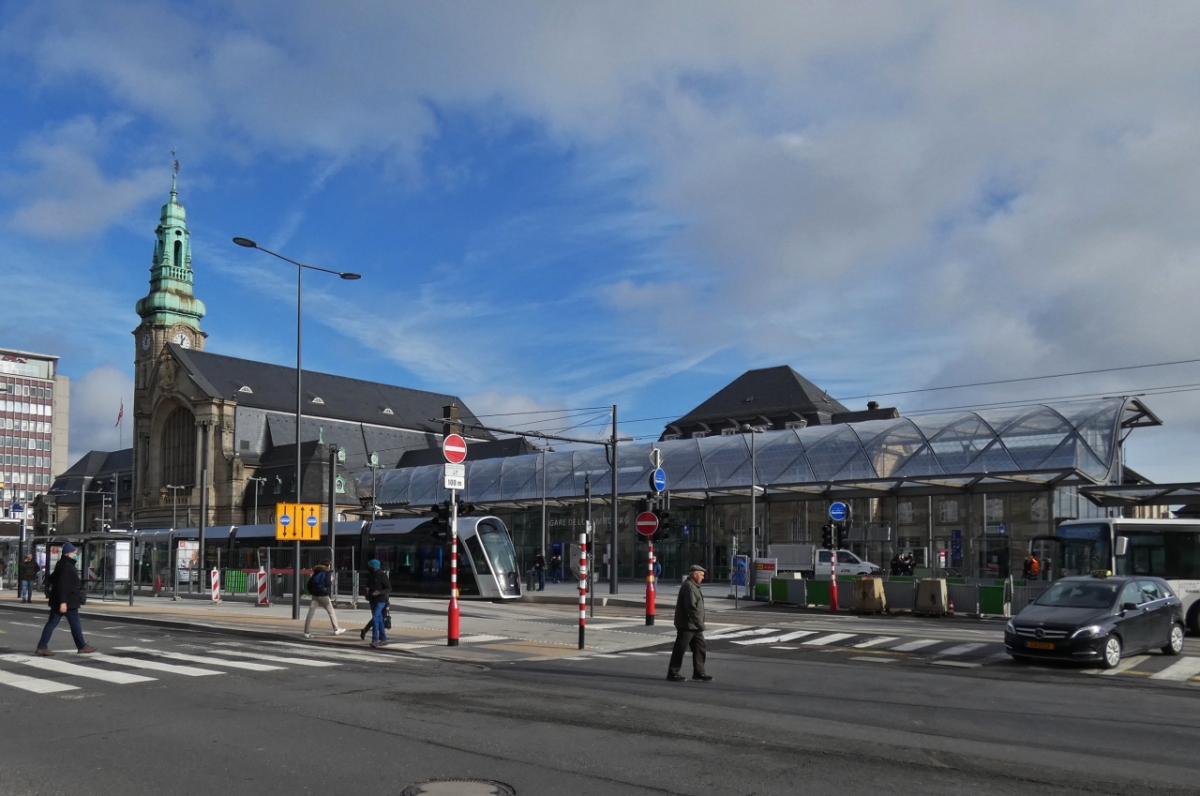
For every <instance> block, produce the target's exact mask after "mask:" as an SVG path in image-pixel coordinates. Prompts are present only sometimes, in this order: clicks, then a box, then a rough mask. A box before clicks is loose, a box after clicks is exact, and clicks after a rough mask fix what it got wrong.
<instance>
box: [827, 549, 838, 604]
mask: <svg viewBox="0 0 1200 796" xmlns="http://www.w3.org/2000/svg"><path fill="white" fill-rule="evenodd" d="M837 591H838V589H837V551H836V550H830V551H829V610H830V611H836V610H837V609H838V599H837V597H838V595H837Z"/></svg>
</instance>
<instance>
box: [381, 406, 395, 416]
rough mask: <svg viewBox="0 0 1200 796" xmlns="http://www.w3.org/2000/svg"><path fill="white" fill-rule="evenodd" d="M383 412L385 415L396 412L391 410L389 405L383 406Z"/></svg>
mask: <svg viewBox="0 0 1200 796" xmlns="http://www.w3.org/2000/svg"><path fill="white" fill-rule="evenodd" d="M383 413H384V414H385V415H394V414H396V413H395V412H393V411H392V407H390V406H385V407H383Z"/></svg>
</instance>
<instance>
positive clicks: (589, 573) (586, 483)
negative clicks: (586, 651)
mask: <svg viewBox="0 0 1200 796" xmlns="http://www.w3.org/2000/svg"><path fill="white" fill-rule="evenodd" d="M583 503H584V515H583V533H584V542H585V543H587V544H591V545H592V549H593V550H594V549H595V544H594V542H595V540H596V534H595V531H594V526H593V525H592V474H591V473H584V475H583ZM593 571H594V567H593V568H589V569H587V570H585V572H586V574H585V576H584V577H583V580H584V581H585V582H586V583H587V588H588V591H590V592H592V593H593V594H594V593H595V591H596V576H595V574H593ZM591 612H592V618H593V619H594V618H595V617H596V601H595V599H593V600H592V607H591ZM580 649H582V647H580Z"/></svg>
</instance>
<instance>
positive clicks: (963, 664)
mask: <svg viewBox="0 0 1200 796" xmlns="http://www.w3.org/2000/svg"><path fill="white" fill-rule="evenodd" d="M930 663H932V664H933V665H934V666H957V667H959V668H962V669H977V668H979V667H980V666H982V665H983V664H982V663H969V662H967V661H943V660H940V659H939V660H932V661H930Z"/></svg>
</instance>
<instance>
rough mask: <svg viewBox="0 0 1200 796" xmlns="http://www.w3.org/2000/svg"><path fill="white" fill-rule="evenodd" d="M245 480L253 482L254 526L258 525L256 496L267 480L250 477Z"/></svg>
mask: <svg viewBox="0 0 1200 796" xmlns="http://www.w3.org/2000/svg"><path fill="white" fill-rule="evenodd" d="M246 480H247V481H253V482H254V524H255V525H258V495H259V493H260V492H262V485H263V484H265V483H266V482H267V479H265V478H259V477H258V476H255V475H252V476H250V477H249V478H247V479H246Z"/></svg>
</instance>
